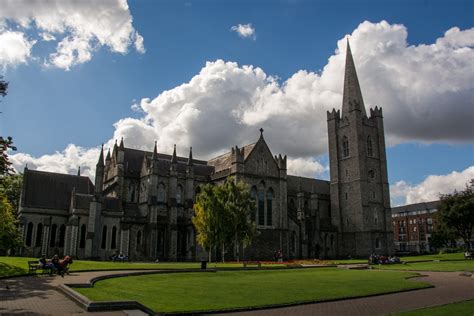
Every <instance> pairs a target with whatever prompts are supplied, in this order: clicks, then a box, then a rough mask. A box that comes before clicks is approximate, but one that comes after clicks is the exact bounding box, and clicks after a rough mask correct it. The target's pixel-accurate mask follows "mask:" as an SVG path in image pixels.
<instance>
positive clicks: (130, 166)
mask: <svg viewBox="0 0 474 316" xmlns="http://www.w3.org/2000/svg"><path fill="white" fill-rule="evenodd" d="M145 156H146V158H147V160H149V161H151V159H152V156H153V153H152V152H149V151H144V150H138V149H132V148H124V165H125V176H127V177H138V176H140V172H141V168H142V164H143V159H144V157H145ZM176 158H177V162H178V172H180V173H184V172H186V165H187V163H188V158H187V157H179V156H178V157H176ZM157 160H158V170H159V171H163V172H166V171H169V170H170V164H171V155H166V154H161V153H158V154H157ZM193 167H194V172H195V174H197V175H202V176H208V175H210V174H211V173H212V172H213V170H214V168H212V167H211V166H208V165H207V162H206V161H204V160H198V159H193Z"/></svg>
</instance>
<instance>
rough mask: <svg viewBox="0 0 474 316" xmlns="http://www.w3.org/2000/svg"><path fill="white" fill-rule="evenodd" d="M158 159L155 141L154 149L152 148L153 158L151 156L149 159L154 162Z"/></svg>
mask: <svg viewBox="0 0 474 316" xmlns="http://www.w3.org/2000/svg"><path fill="white" fill-rule="evenodd" d="M156 158H158V150H157V149H156V140H155V147H154V148H153V156H151V159H153V160H155V159H156Z"/></svg>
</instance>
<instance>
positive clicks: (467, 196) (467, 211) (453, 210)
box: [437, 181, 474, 251]
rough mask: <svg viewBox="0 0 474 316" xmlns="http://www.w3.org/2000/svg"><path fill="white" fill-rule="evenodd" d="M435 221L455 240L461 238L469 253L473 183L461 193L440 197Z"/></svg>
mask: <svg viewBox="0 0 474 316" xmlns="http://www.w3.org/2000/svg"><path fill="white" fill-rule="evenodd" d="M437 220H438V223H439V224H440V225H441V227H447V228H449V229H450V230H452V231H453V232H454V233H455V236H456V237H457V238H461V239H462V240H463V241H464V246H465V247H466V250H467V251H469V248H470V243H469V241H470V240H471V237H472V229H473V227H474V183H473V181H471V184H470V185H468V186H466V188H465V189H464V190H462V191H454V193H453V194H444V195H441V203H440V207H439V210H438V214H437Z"/></svg>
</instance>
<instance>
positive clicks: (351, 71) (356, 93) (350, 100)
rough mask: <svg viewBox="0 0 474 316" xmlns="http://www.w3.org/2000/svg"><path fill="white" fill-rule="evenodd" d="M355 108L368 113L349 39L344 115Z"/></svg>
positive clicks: (345, 75)
mask: <svg viewBox="0 0 474 316" xmlns="http://www.w3.org/2000/svg"><path fill="white" fill-rule="evenodd" d="M353 110H358V111H361V112H362V114H364V115H366V116H367V114H366V112H365V106H364V100H363V98H362V92H361V91H360V85H359V80H358V79H357V72H356V68H355V64H354V59H353V58H352V52H351V46H350V45H349V39H347V49H346V66H345V71H344V92H343V96H342V116H345V115H347V114H349V112H351V111H353Z"/></svg>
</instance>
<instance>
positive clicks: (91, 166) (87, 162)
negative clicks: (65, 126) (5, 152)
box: [11, 144, 99, 179]
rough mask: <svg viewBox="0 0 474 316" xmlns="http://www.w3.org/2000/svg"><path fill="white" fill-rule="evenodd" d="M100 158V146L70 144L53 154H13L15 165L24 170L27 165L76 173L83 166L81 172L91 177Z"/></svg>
mask: <svg viewBox="0 0 474 316" xmlns="http://www.w3.org/2000/svg"><path fill="white" fill-rule="evenodd" d="M98 158H99V148H83V147H80V146H76V145H73V144H69V145H68V146H67V147H66V149H64V150H63V151H62V152H55V153H54V154H51V155H43V156H41V157H32V156H31V155H28V154H24V153H19V154H16V155H12V156H11V162H12V163H13V167H14V168H15V169H16V170H17V171H20V172H23V168H24V166H25V165H28V168H29V169H34V170H41V171H50V172H59V173H68V174H76V173H77V169H78V167H79V166H80V167H81V174H82V175H85V176H89V177H90V178H91V179H93V178H94V175H95V165H96V163H97V160H98Z"/></svg>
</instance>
